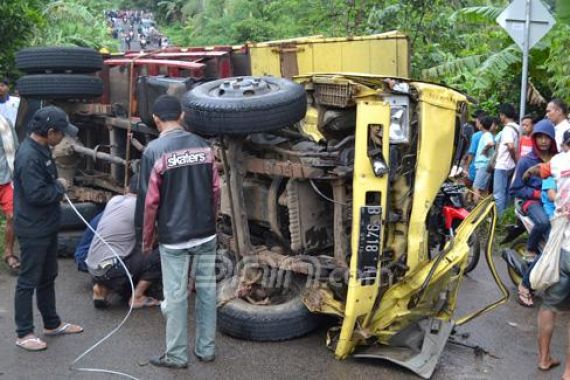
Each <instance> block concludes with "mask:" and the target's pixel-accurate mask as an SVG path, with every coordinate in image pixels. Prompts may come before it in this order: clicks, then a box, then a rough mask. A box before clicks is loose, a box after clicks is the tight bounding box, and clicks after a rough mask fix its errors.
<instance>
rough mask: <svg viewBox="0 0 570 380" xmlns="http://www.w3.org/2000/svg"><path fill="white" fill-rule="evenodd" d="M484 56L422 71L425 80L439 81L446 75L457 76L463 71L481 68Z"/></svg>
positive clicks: (453, 61) (449, 62)
mask: <svg viewBox="0 0 570 380" xmlns="http://www.w3.org/2000/svg"><path fill="white" fill-rule="evenodd" d="M483 58H484V55H481V54H478V55H470V56H468V57H462V58H457V59H454V60H451V61H447V62H444V63H441V64H439V65H437V66H434V67H430V68H429V69H426V70H423V71H422V76H423V77H424V78H425V79H437V78H440V77H442V76H444V75H455V74H458V73H460V72H462V71H470V70H474V69H475V68H477V67H479V65H480V64H481V61H482V60H483Z"/></svg>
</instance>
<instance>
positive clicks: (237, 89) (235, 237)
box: [182, 33, 508, 378]
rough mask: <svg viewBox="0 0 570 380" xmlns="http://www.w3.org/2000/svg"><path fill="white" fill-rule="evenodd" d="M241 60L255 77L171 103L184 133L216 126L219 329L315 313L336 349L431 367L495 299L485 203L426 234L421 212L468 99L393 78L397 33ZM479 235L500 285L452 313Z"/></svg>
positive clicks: (256, 48) (399, 60) (209, 86)
mask: <svg viewBox="0 0 570 380" xmlns="http://www.w3.org/2000/svg"><path fill="white" fill-rule="evenodd" d="M250 55H251V59H252V64H251V67H252V74H253V76H245V77H235V78H225V79H221V80H218V81H212V82H208V83H206V84H203V85H201V86H199V87H197V88H195V89H193V90H192V91H190V92H188V93H187V94H186V95H185V96H184V97H183V99H182V103H183V107H184V109H185V111H186V123H187V125H188V127H189V128H190V129H191V130H193V131H195V132H197V133H201V134H205V135H215V136H220V138H219V139H218V140H217V156H218V158H219V159H220V161H221V166H222V167H223V172H224V183H223V190H222V198H223V199H222V207H221V221H220V226H219V227H220V228H219V237H220V239H219V241H220V244H221V247H222V249H221V250H220V252H221V254H222V255H223V257H222V258H220V262H222V263H226V264H227V265H226V266H225V269H223V270H221V271H220V272H221V277H223V279H222V281H221V282H220V285H219V300H218V301H219V308H218V327H219V329H220V330H221V331H222V332H224V333H226V334H229V335H231V336H234V337H238V338H243V339H251V340H258V341H278V340H284V339H290V338H294V337H297V336H300V335H303V334H305V333H307V332H309V331H311V330H312V329H314V328H316V327H318V326H321V325H322V324H329V327H330V328H329V330H328V333H327V344H328V346H329V347H330V348H331V349H332V350H334V352H335V356H336V357H337V358H338V359H344V358H347V357H349V356H351V355H352V356H355V357H363V358H381V359H386V360H390V361H392V362H394V363H397V364H400V365H403V366H405V367H407V368H409V369H411V370H412V371H414V372H416V373H417V374H419V375H420V376H422V377H425V378H429V377H430V376H431V375H432V373H433V371H434V369H435V366H436V364H437V360H438V358H439V356H440V354H441V352H442V350H443V348H444V346H445V343H446V341H447V339H448V337H449V335H450V333H451V332H452V329H453V327H454V325H460V324H463V323H465V322H467V321H469V320H471V319H472V318H474V317H475V316H477V315H480V314H482V313H483V312H485V311H488V310H490V309H492V308H494V307H496V306H497V305H499V304H500V303H502V302H504V301H505V300H506V299H507V297H508V294H507V292H506V289H505V288H504V286H503V285H502V283H501V282H500V279H499V278H498V276H497V273H496V271H495V269H494V266H493V265H492V256H491V252H492V241H493V232H494V227H495V223H496V216H495V206H494V202H493V201H492V199H490V198H488V199H485V200H483V201H482V202H481V203H480V204H479V205H478V206H477V207H476V208H475V209H473V210H472V211H471V213H470V214H469V216H468V217H467V218H466V219H465V220H464V221H463V223H461V225H460V226H459V227H458V228H457V230H456V231H455V234H454V236H453V238H452V239H448V240H447V241H446V243H445V244H442V245H436V244H433V240H434V239H435V238H436V237H435V235H436V234H437V233H438V231H436V230H435V229H434V228H433V226H431V225H430V223H429V216H430V214H431V213H433V212H434V208H436V207H440V206H439V205H437V204H436V203H435V202H434V200H435V199H436V196H437V194H438V193H439V191H440V188H441V186H442V184H443V183H444V181H446V179H447V176H448V173H449V172H450V168H451V166H452V164H453V162H452V161H453V158H454V157H455V156H456V150H457V149H458V146H460V144H459V139H460V127H461V125H462V124H463V123H464V122H465V118H466V112H467V104H468V100H467V98H466V96H465V95H463V94H461V93H459V92H457V91H455V90H453V89H450V88H446V87H444V86H441V85H435V84H430V83H424V82H419V81H413V80H410V79H407V76H408V66H409V60H408V57H409V53H408V45H407V38H406V37H405V36H403V35H401V34H398V33H388V34H384V35H378V36H369V37H363V38H353V39H323V38H320V37H314V38H307V39H297V40H284V41H274V42H269V43H263V44H256V45H252V46H251V47H250ZM359 70H360V71H361V72H360V73H357V72H358V71H359ZM363 72H365V73H363ZM271 75H273V76H271ZM280 77H293V79H294V82H291V81H289V80H286V79H283V78H280ZM477 230H479V231H480V233H481V234H482V235H484V236H488V239H487V242H488V243H487V246H486V247H485V252H486V257H487V260H488V263H489V264H490V265H489V267H490V269H491V271H492V273H493V276H494V278H495V280H496V282H497V285H498V286H499V288H500V289H501V291H502V292H503V296H502V298H501V299H499V300H498V301H497V302H496V303H493V304H491V305H487V306H485V307H483V308H482V309H481V310H478V311H477V312H474V313H472V314H470V315H467V316H464V317H461V318H457V317H455V316H454V312H455V308H456V304H457V298H458V292H459V288H460V285H461V281H462V279H463V276H464V270H465V267H466V264H467V258H468V255H469V251H470V245H469V242H470V238H471V236H472V235H473V234H474V233H476V231H477ZM323 314H324V315H330V316H333V317H334V318H333V319H332V320H331V319H325V318H323V317H322V315H323Z"/></svg>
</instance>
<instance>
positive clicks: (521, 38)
mask: <svg viewBox="0 0 570 380" xmlns="http://www.w3.org/2000/svg"><path fill="white" fill-rule="evenodd" d="M497 22H498V23H499V25H501V26H502V27H503V29H505V30H506V31H507V33H508V34H509V36H511V38H512V39H513V40H514V41H515V42H516V44H517V45H518V46H519V47H520V48H521V50H524V42H525V22H526V0H514V1H513V2H512V3H511V4H510V5H509V6H508V7H507V8H506V9H505V10H504V11H503V12H502V13H501V14H500V15H499V17H497ZM555 23H556V21H555V20H554V17H552V15H551V14H550V12H549V11H548V9H547V8H546V6H545V5H544V4H543V3H542V1H540V0H531V1H530V26H529V29H530V30H529V35H528V47H527V48H528V49H532V47H533V46H534V45H535V44H536V43H537V42H538V41H540V39H541V38H542V37H544V35H545V34H546V33H548V31H549V30H550V29H551V28H552V27H553V26H554V24H555Z"/></svg>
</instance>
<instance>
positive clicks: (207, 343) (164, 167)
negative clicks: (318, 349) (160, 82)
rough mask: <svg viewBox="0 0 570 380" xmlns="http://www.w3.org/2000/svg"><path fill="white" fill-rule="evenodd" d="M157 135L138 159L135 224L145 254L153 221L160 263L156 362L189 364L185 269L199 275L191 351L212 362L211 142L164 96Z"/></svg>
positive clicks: (214, 196) (215, 188) (158, 106)
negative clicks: (161, 348)
mask: <svg viewBox="0 0 570 380" xmlns="http://www.w3.org/2000/svg"><path fill="white" fill-rule="evenodd" d="M152 112H153V118H154V121H155V123H156V126H157V127H158V130H159V131H160V137H159V138H158V139H156V140H153V141H152V142H150V143H149V144H148V146H147V147H146V149H145V151H144V153H143V157H142V159H141V168H140V174H139V175H140V182H139V195H138V198H137V207H136V213H135V225H136V226H137V232H138V234H139V237H141V238H142V243H143V253H144V252H146V253H149V252H150V251H151V250H152V244H153V240H154V239H153V237H154V228H155V223H156V225H157V227H158V241H159V249H160V259H161V267H162V283H163V290H164V301H163V302H162V304H161V309H162V312H163V314H164V316H165V318H166V351H165V353H164V354H163V355H161V356H159V357H157V358H153V359H151V361H150V362H151V364H153V365H156V366H160V367H169V368H186V367H187V366H188V287H187V284H188V267H189V265H190V262H192V270H193V271H194V278H195V280H196V306H195V309H196V339H195V345H194V354H195V355H196V356H197V357H198V359H200V360H202V361H211V360H214V356H215V336H216V279H215V273H214V262H215V257H216V210H217V207H218V202H219V193H220V178H219V176H218V172H217V170H216V165H215V161H214V153H213V151H212V149H211V148H210V147H209V146H208V143H207V142H206V141H205V140H203V139H202V138H200V137H199V136H196V135H194V134H192V133H190V132H186V131H185V130H184V129H183V128H182V126H181V125H180V123H181V120H182V117H183V114H182V109H181V106H180V102H179V100H178V99H177V98H175V97H173V96H168V95H163V96H161V97H159V98H158V99H157V100H156V102H155V103H154V105H153V110H152Z"/></svg>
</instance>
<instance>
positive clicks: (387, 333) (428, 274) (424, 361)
mask: <svg viewBox="0 0 570 380" xmlns="http://www.w3.org/2000/svg"><path fill="white" fill-rule="evenodd" d="M486 221H487V222H488V223H487V224H486V226H485V222H486ZM495 224H496V208H495V203H494V201H493V200H492V197H488V198H486V199H484V200H483V201H481V202H480V204H479V205H478V206H477V207H476V208H475V209H474V210H473V211H472V212H471V213H470V215H469V216H468V217H467V218H466V219H465V221H464V222H463V223H462V224H461V225H460V226H459V228H458V229H457V231H456V235H455V238H454V239H453V240H452V241H450V242H449V243H448V244H447V245H446V247H445V248H444V249H443V250H442V251H441V252H439V253H438V254H437V256H436V257H434V258H432V259H431V260H429V261H427V262H426V263H425V265H422V266H419V267H418V268H417V269H416V270H415V271H413V272H411V273H408V274H407V275H406V276H405V277H404V279H403V280H402V281H400V282H398V283H397V284H394V285H393V286H392V287H390V288H389V289H387V290H386V291H385V292H384V293H383V294H378V296H377V299H375V300H373V301H374V302H371V303H369V305H370V307H368V308H366V309H365V308H362V307H360V305H361V304H363V302H362V300H363V298H364V299H367V298H368V297H369V296H370V294H371V291H372V288H373V287H376V289H378V286H379V284H380V275H378V277H377V278H376V281H374V283H369V284H363V283H362V281H360V279H359V278H358V277H357V276H356V270H357V268H356V267H353V266H352V265H351V268H350V279H349V290H348V295H347V299H346V302H345V303H342V302H340V301H338V300H337V299H335V298H334V297H333V296H332V295H331V294H329V291H328V290H327V289H326V288H324V287H321V288H320V289H318V290H314V291H313V292H318V293H320V295H319V296H318V297H315V294H312V295H308V296H307V297H306V302H305V303H306V305H307V307H309V309H311V310H312V311H315V312H321V313H328V314H334V315H337V316H339V317H341V318H342V320H343V321H342V327H341V328H336V329H334V328H333V329H331V331H329V336H328V342H327V343H328V345H329V347H330V348H331V349H333V350H334V352H335V356H336V357H337V358H338V359H344V358H347V357H348V356H350V355H352V356H354V357H358V358H377V359H384V360H388V361H391V362H393V363H395V364H398V365H401V366H403V367H406V368H408V369H410V370H412V371H413V372H415V373H417V374H418V375H419V376H421V377H423V378H429V377H431V375H432V374H433V371H434V370H435V367H436V365H437V362H438V359H439V357H440V355H441V353H442V351H443V349H444V347H445V344H446V342H447V339H448V337H449V335H450V333H451V331H452V330H453V326H455V325H462V324H464V323H467V322H468V321H470V320H472V319H473V318H475V317H477V316H479V315H482V314H484V313H485V312H487V311H490V310H492V309H494V308H495V307H497V306H498V305H500V304H502V303H505V302H506V301H507V300H508V296H509V294H508V291H507V289H506V288H505V286H504V284H503V283H502V282H501V280H500V278H499V276H498V273H497V271H496V268H495V265H494V262H493V257H492V248H493V247H492V246H493V234H494V230H495ZM484 227H486V231H485V232H486V233H485V236H488V239H487V246H486V248H485V249H486V259H487V263H488V266H489V269H490V271H491V274H492V276H493V278H494V280H495V282H496V284H497V286H498V287H499V289H500V291H501V297H500V298H499V299H498V300H497V301H496V302H494V303H492V304H490V305H487V306H485V307H483V308H481V309H479V310H477V311H475V312H472V313H470V314H468V315H465V316H462V317H460V318H454V311H455V308H456V303H457V296H458V292H459V288H460V284H461V281H462V279H463V277H464V273H463V271H464V268H465V266H466V265H467V260H468V254H469V246H468V240H469V237H470V236H471V235H472V234H473V233H478V232H477V231H478V230H479V231H481V233H483V231H482V229H483V228H484ZM357 262H358V260H357V259H356V260H353V263H357ZM379 273H380V272H379ZM315 300H318V301H319V302H315ZM364 304H366V302H364Z"/></svg>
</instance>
